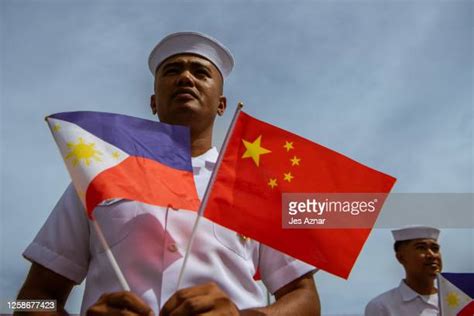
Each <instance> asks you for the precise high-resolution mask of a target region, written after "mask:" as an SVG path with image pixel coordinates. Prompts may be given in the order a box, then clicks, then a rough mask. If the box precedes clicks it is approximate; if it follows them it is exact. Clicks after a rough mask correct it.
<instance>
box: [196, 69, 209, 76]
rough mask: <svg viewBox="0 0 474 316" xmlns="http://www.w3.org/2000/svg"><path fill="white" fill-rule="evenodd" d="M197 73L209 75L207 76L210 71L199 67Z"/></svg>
mask: <svg viewBox="0 0 474 316" xmlns="http://www.w3.org/2000/svg"><path fill="white" fill-rule="evenodd" d="M196 73H197V74H198V75H201V76H207V77H209V72H208V71H207V70H206V69H198V70H197V71H196Z"/></svg>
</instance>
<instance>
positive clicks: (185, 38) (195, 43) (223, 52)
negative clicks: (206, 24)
mask: <svg viewBox="0 0 474 316" xmlns="http://www.w3.org/2000/svg"><path fill="white" fill-rule="evenodd" d="M183 53H191V54H196V55H199V56H202V57H204V58H206V59H207V60H209V61H210V62H212V63H213V64H214V66H216V67H217V69H218V70H219V71H220V73H221V75H222V77H223V78H224V79H225V78H226V77H227V76H228V75H229V74H230V72H231V71H232V68H233V67H234V58H233V57H232V54H231V52H230V50H229V49H227V48H226V47H225V46H224V45H222V44H221V43H219V41H217V40H216V39H214V38H212V37H210V36H208V35H206V34H202V33H197V32H177V33H172V34H170V35H168V36H166V37H165V38H163V39H162V40H161V41H160V42H159V43H158V44H156V46H155V48H153V50H152V51H151V53H150V57H148V66H149V68H150V71H151V73H152V74H153V76H154V75H155V72H156V69H157V68H158V66H159V65H160V64H161V63H162V62H163V61H164V60H165V59H167V58H169V57H171V56H174V55H177V54H183Z"/></svg>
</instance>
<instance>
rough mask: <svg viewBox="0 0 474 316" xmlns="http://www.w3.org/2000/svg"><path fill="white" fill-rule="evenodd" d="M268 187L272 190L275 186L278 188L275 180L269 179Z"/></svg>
mask: <svg viewBox="0 0 474 316" xmlns="http://www.w3.org/2000/svg"><path fill="white" fill-rule="evenodd" d="M267 184H268V186H269V187H271V188H272V189H273V188H274V187H276V186H278V183H277V179H275V178H270V180H268V183H267Z"/></svg>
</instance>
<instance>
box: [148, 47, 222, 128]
mask: <svg viewBox="0 0 474 316" xmlns="http://www.w3.org/2000/svg"><path fill="white" fill-rule="evenodd" d="M222 88H223V79H222V76H221V74H220V72H219V70H218V69H217V68H216V67H215V66H214V64H213V63H211V62H210V61H208V60H207V59H205V58H203V57H200V56H197V55H192V54H180V55H175V56H172V57H170V58H168V59H167V60H165V61H164V62H163V63H162V64H161V65H160V66H159V68H158V69H157V71H156V76H155V95H154V96H152V100H151V106H152V109H153V111H154V112H155V113H157V114H158V117H159V119H160V121H161V122H165V123H169V124H178V125H187V126H190V127H191V129H197V130H200V129H204V128H207V127H209V126H212V124H213V122H214V119H215V116H216V114H222V113H223V111H224V110H225V97H224V96H222Z"/></svg>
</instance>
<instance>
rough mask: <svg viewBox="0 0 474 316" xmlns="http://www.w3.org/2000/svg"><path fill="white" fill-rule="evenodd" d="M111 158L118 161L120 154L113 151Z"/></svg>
mask: <svg viewBox="0 0 474 316" xmlns="http://www.w3.org/2000/svg"><path fill="white" fill-rule="evenodd" d="M112 157H114V158H115V159H119V157H120V153H119V152H118V151H114V152H113V153H112Z"/></svg>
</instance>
